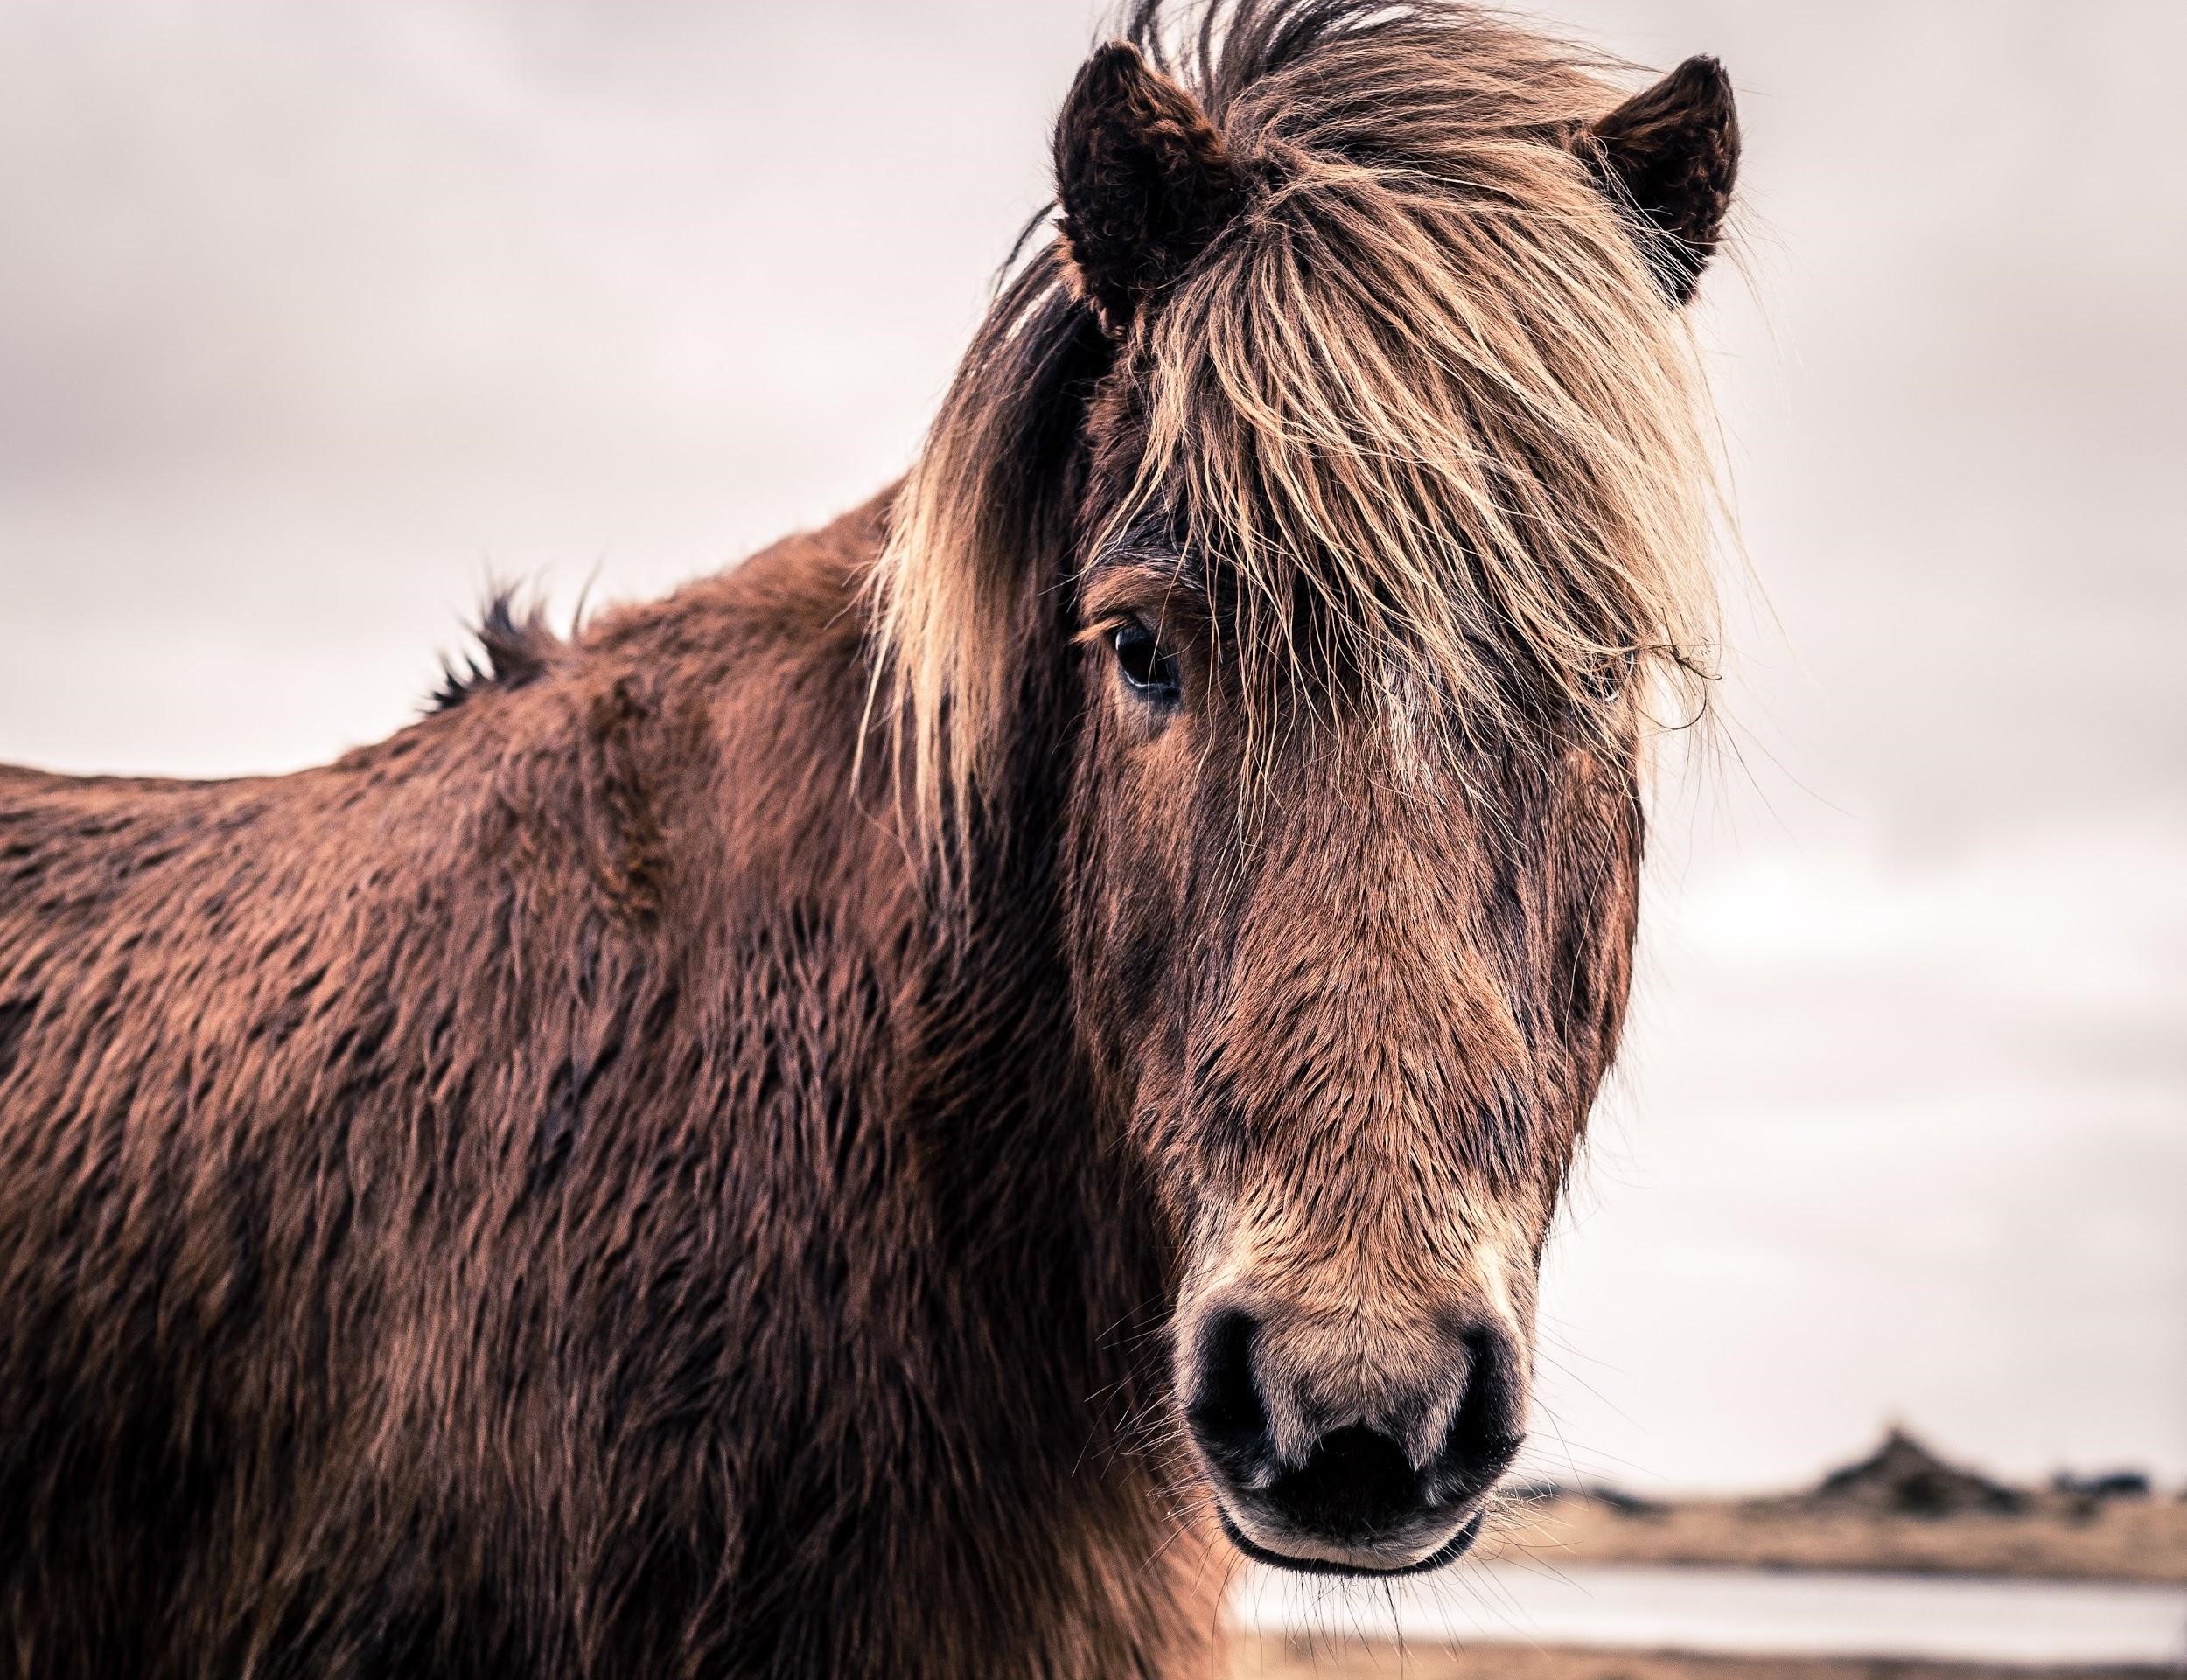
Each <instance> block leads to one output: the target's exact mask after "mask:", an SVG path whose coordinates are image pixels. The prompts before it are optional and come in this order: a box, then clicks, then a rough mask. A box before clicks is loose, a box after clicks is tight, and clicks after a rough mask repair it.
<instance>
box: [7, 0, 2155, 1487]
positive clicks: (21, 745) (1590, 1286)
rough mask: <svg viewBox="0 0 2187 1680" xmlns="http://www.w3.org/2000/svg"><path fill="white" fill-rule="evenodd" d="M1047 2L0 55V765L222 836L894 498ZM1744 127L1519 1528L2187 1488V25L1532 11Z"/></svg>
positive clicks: (723, 13)
mask: <svg viewBox="0 0 2187 1680" xmlns="http://www.w3.org/2000/svg"><path fill="white" fill-rule="evenodd" d="M1100 17H1101V14H1100V11H1099V10H1097V9H1095V8H1094V7H1091V6H1089V5H1087V4H1085V3H1082V0H1042V3H1027V0H921V3H911V0H887V3H882V0H871V3H848V0H804V3H800V4H797V5H779V4H769V5H756V4H744V3H724V0H714V3H686V0H637V3H632V0H614V3H611V0H370V3H364V0H317V3H314V4H312V5H310V6H297V5H295V4H292V3H287V0H102V3H101V4H99V5H96V6H86V5H83V4H81V3H80V0H0V759H4V760H9V761H14V762H18V763H32V764H37V765H41V766H45V767H48V768H52V769H57V770H76V771H126V772H150V773H157V774H163V775H182V776H224V775H232V774H235V773H239V772H255V771H267V770H286V769H290V768H292V767H296V766H300V765H304V764H308V763H314V762H316V761H318V760H322V759H325V758H326V757H328V756H331V755H332V754H335V753H337V752H339V751H340V750H341V749H343V748H345V747H346V746H348V745H351V744H353V743H355V742H363V741H367V740H370V739H373V738H375V737H377V736H379V735H383V734H385V733H387V732H388V731H389V730H392V729H394V728H398V727H399V726H401V725H402V723H403V722H404V721H406V720H408V719H409V718H410V717H411V716H413V715H415V714H416V710H417V708H418V704H419V701H420V699H421V697H422V696H423V694H425V693H426V692H427V691H428V689H429V688H430V687H431V686H432V683H433V680H434V678H435V674H436V669H437V659H438V657H439V656H440V655H441V654H443V653H445V652H453V651H455V650H456V649H458V647H459V646H460V645H461V640H462V631H461V624H462V622H463V621H464V620H465V618H466V617H467V616H468V615H470V614H471V613H472V610H474V608H475V606H476V604H477V603H478V602H479V599H480V598H481V596H482V595H483V593H484V591H485V589H486V584H487V582H488V580H490V579H500V580H511V581H518V582H528V583H530V584H533V585H535V587H536V588H537V589H539V590H540V591H541V592H542V593H543V595H544V596H545V597H546V598H547V599H548V601H549V602H551V603H554V606H555V611H556V614H557V616H558V617H562V616H566V614H567V613H568V612H569V610H571V608H572V607H573V606H574V604H575V603H576V600H577V597H578V596H579V595H580V593H581V592H583V591H584V590H585V589H588V588H589V589H590V598H591V599H592V600H593V601H595V602H597V601H599V600H602V599H611V598H614V597H618V596H645V595H649V594H653V593H656V592H659V591H660V590H663V589H667V588H668V587H669V586H671V585H672V584H674V583H675V582H678V581H679V580H681V579H683V578H686V577H688V576H691V575H695V574H698V573H702V572H705V571H708V570H710V569H713V568H719V567H721V566H723V565H726V564H729V563H730V562H732V561H734V560H736V559H737V557H738V556H739V555H740V554H744V553H745V552H747V551H748V550H749V549H751V547H755V546H757V545H758V544H759V543H761V542H764V541H765V540H768V539H770V538H772V537H773V536H775V535H778V534H779V533H783V532H786V531H787V530H789V529H792V528H793V527H796V526H801V525H807V524H811V523H814V522H817V521H820V520H821V519H825V518H827V517H828V516H829V515H830V514H832V513H833V512H835V511H837V510H838V509H840V508H842V507H843V506H845V505H848V504H849V503H851V502H853V501H854V500H856V499H859V498H863V497H864V496H866V495H867V494H869V493H870V491H873V490H874V489H876V488H877V487H878V486H879V485H881V484H884V483H885V482H886V481H888V480H889V479H890V478H892V477H893V476H895V475H896V474H897V473H898V472H899V471H901V470H902V469H903V467H904V466H905V464H906V462H907V461H908V460H909V458H910V457H911V455H912V451H913V450H914V448H915V447H916V444H917V442H918V439H919V434H920V430H921V428H922V426H923V424H924V422H925V421H926V417H927V416H928V415H929V414H930V412H931V411H932V409H933V406H934V404H935V401H936V399H937V397H938V395H939V394H940V390H941V388H942V386H943V383H944V381H945V380H946V379H947V375H948V373H949V371H950V368H951V366H952V365H953V363H954V359H955V358H956V356H957V354H958V352H959V351H960V349H961V346H962V345H963V344H964V342H965V340H966V338H967V336H968V332H969V331H970V329H971V327H972V324H973V323H974V321H975V318H976V317H977V316H978V314H979V312H980V310H981V309H982V304H983V302H984V299H985V297H986V295H987V291H988V287H989V282H990V280H991V278H992V275H993V272H994V269H995V267H996V264H997V263H998V262H999V261H1000V260H1001V259H1002V257H1003V253H1004V251H1005V249H1006V248H1007V247H1008V246H1009V244H1010V240H1011V238H1012V237H1013V235H1014V234H1015V233H1016V232H1017V228H1018V227H1019V226H1020V224H1021V223H1022V222H1023V221H1024V219H1025V218H1026V217H1027V216H1028V215H1029V214H1031V213H1032V212H1033V211H1034V210H1035V209H1036V208H1037V207H1038V206H1039V204H1040V203H1041V201H1042V200H1043V199H1044V198H1045V192H1046V183H1045V137H1046V129H1047V124H1048V122H1049V120H1050V118H1051V116H1052V112H1053V109H1054V107H1055V106H1056V104H1057V102H1058V101H1059V99H1060V97H1061V94H1062V93H1063V90H1064V88H1065V87H1066V85H1067V83H1068V80H1069V78H1070V76H1071V74H1072V73H1073V69H1074V67H1075V66H1076V65H1077V63H1078V61H1079V59H1080V58H1081V57H1082V55H1083V54H1084V53H1085V52H1086V51H1087V47H1088V46H1089V45H1090V44H1092V43H1093V42H1094V40H1095V39H1097V38H1099V34H1100V29H1099V24H1100ZM1554 17H1555V21H1556V22H1557V23H1558V24H1561V25H1563V26H1566V27H1569V29H1571V30H1573V31H1577V32H1579V33H1580V34H1582V35H1583V37H1586V38H1591V39H1593V40H1595V41H1597V42H1598V43H1600V44H1602V45H1606V46H1607V47H1609V48H1611V49H1612V50H1613V51H1615V52H1619V53H1622V54H1624V55H1626V56H1628V57H1630V58H1632V59H1637V60H1639V61H1642V62H1644V63H1646V64H1649V65H1652V66H1668V65H1669V64H1671V63H1673V62H1675V61H1676V60H1677V59H1680V58H1682V57H1683V56H1685V55H1686V54H1687V53H1689V52H1713V53H1715V54H1717V55H1718V56H1720V57H1721V58H1722V59H1724V60H1725V62H1726V63H1727V65H1728V66H1729V69H1730V71H1731V73H1732V74H1733V76H1734V78H1735V79H1736V82H1737V84H1738V87H1739V89H1740V94H1741V98H1742V101H1743V105H1742V108H1743V115H1744V121H1745V124H1746V133H1747V144H1748V150H1747V164H1746V170H1745V175H1744V182H1743V185H1744V190H1745V212H1744V213H1745V220H1744V253H1743V265H1742V266H1743V273H1742V272H1739V271H1737V270H1735V269H1731V268H1722V269H1720V270H1719V271H1718V272H1716V273H1715V274H1714V275H1712V276H1711V278H1710V280H1709V282H1708V284H1707V286H1706V287H1705V289H1704V291H1703V295H1702V296H1703V302H1702V304H1701V313H1700V316H1699V324H1700V331H1701V336H1702V339H1703V342H1704V343H1705V344H1706V345H1707V346H1708V356H1709V359H1710V362H1711V364H1712V366H1713V367H1714V370H1715V381H1716V385H1717V388H1718V391H1719V393H1720V395H1721V398H1722V407H1723V415H1724V433H1725V447H1726V452H1727V455H1728V457H1729V463H1730V467H1731V477H1732V480H1733V484H1734V490H1735V494H1736V501H1737V504H1738V506H1739V510H1740V513H1741V518H1742V521H1743V530H1744V537H1745V547H1746V549H1747V553H1748V556H1749V561H1750V568H1751V574H1752V581H1751V582H1739V581H1736V563H1735V565H1734V568H1733V570H1734V573H1735V582H1734V584H1733V600H1734V613H1733V631H1734V633H1733V636H1732V638H1731V640H1732V650H1731V660H1730V664H1731V676H1730V679H1729V680H1728V682H1727V684H1726V685H1725V693H1724V694H1723V696H1722V710H1723V714H1724V716H1725V718H1726V719H1727V728H1726V730H1725V732H1724V735H1723V738H1722V749H1721V750H1720V751H1718V752H1717V753H1716V754H1715V755H1714V756H1713V758H1712V760H1711V762H1709V763H1707V764H1686V765H1673V766H1672V767H1671V768H1670V770H1668V772H1667V773H1666V778H1665V783H1664V785H1663V787H1662V789H1661V791H1660V795H1659V812H1658V845H1657V851H1656V861H1655V867H1654V880H1653V882H1652V897H1651V900H1650V903H1649V908H1648V917H1647V926H1646V931H1645V974H1644V979H1643V981H1642V986H1641V990H1640V994H1639V1001H1638V1005H1637V1013H1636V1017H1635V1023H1634V1029H1633V1035H1632V1040H1631V1048H1630V1053H1629V1055H1628V1056H1627V1057H1626V1059H1625V1063H1624V1068H1623V1071H1622V1073H1621V1075H1620V1076H1619V1078H1618V1086H1617V1089H1616V1091H1614V1092H1613V1093H1612V1095H1611V1098H1610V1099H1609V1100H1608V1101H1607V1102H1606V1104H1605V1105H1604V1110H1603V1112H1602V1113H1601V1115H1600V1116H1599V1118H1598V1121H1597V1132H1596V1142H1595V1147H1594V1148H1593V1151H1592V1153H1591V1155H1590V1159H1589V1161H1588V1163H1587V1165H1586V1166H1585V1168H1583V1171H1582V1173H1581V1175H1580V1178H1579V1180H1578V1182H1577V1183H1576V1187H1575V1190H1574V1194H1573V1198H1572V1202H1571V1206H1570V1209H1569V1217H1568V1219H1567V1221H1566V1229H1565V1230H1564V1232H1563V1234H1562V1237H1561V1239H1560V1241H1559V1242H1558V1244H1556V1246H1555V1248H1554V1249H1553V1251H1552V1254H1551V1258H1550V1261H1549V1270H1548V1281H1547V1302H1546V1313H1547V1328H1546V1342H1545V1346H1544V1350H1543V1357H1544V1361H1545V1370H1544V1373H1543V1377H1544V1383H1543V1412H1544V1416H1543V1420H1542V1427H1541V1431H1540V1441H1541V1445H1540V1446H1539V1448H1538V1449H1537V1457H1538V1459H1539V1460H1540V1464H1539V1468H1540V1471H1541V1474H1544V1475H1552V1476H1563V1477H1575V1478H1581V1479H1604V1480H1609V1481H1616V1482H1618V1483H1620V1484H1622V1485H1624V1486H1626V1487H1628V1488H1639V1489H1644V1490H1673V1489H1676V1490H1688V1491H1707V1490H1711V1489H1745V1488H1766V1487H1771V1486H1784V1485H1790V1484H1793V1483H1803V1482H1806V1481H1812V1480H1813V1477H1814V1475H1815V1474H1817V1473H1818V1472H1819V1470H1820V1468H1821V1467H1823V1466H1825V1465H1826V1464H1828V1463H1833V1462H1836V1461H1839V1460H1843V1459H1845V1458H1848V1457H1850V1456H1854V1455H1855V1454H1856V1453H1858V1452H1859V1451H1861V1450H1863V1449H1865V1447H1866V1446H1868V1445H1869V1443H1870V1442H1871V1441H1872V1440H1873V1439H1874V1438H1875V1437H1876V1435H1877V1434H1878V1433H1879V1432H1880V1431H1881V1429H1882V1428H1883V1426H1884V1425H1885V1424H1886V1423H1887V1422H1890V1421H1893V1420H1897V1421H1901V1422H1904V1424H1906V1425H1907V1426H1909V1427H1911V1428H1912V1429H1914V1430H1916V1431H1918V1432H1919V1433H1921V1434H1923V1435H1924V1436H1925V1437H1926V1438H1928V1439H1930V1440H1932V1441H1933V1442H1935V1443H1936V1444H1938V1445H1939V1446H1942V1447H1945V1448H1946V1449H1948V1450H1949V1451H1950V1452H1952V1453H1956V1454H1958V1455H1960V1456H1962V1457H1965V1458H1967V1459H1969V1460H1974V1461H1976V1462H1979V1463H1981V1465H1983V1466H1985V1467H1988V1468H1990V1469H1991V1470H1993V1471H1995V1472H1996V1473H1998V1474H2004V1475H2009V1476H2014V1477H2018V1478H2023V1479H2031V1478H2036V1477H2039V1476H2044V1475H2047V1474H2049V1473H2050V1472H2051V1471H2052V1470H2054V1469H2056V1468H2058V1467H2067V1466H2070V1467H2078V1468H2081V1469H2091V1468H2097V1469H2100V1468H2108V1467H2113V1466H2115V1465H2132V1466H2139V1467H2143V1468H2145V1469H2148V1470H2149V1471H2151V1472H2153V1473H2155V1474H2156V1475H2157V1476H2158V1477H2159V1479H2160V1481H2161V1482H2162V1483H2163V1484H2164V1485H2165V1486H2166V1487H2167V1488H2176V1487H2177V1483H2178V1482H2179V1481H2181V1479H2183V1478H2187V1031H2183V1025H2184V1024H2187V1023H2184V1022H2183V1002H2184V1000H2187V703H2184V702H2183V699H2182V694H2181V685H2182V681H2183V678H2182V668H2183V661H2182V658H2181V655H2180V652H2179V648H2180V645H2181V638H2182V630H2183V625H2187V565H2183V556H2182V552H2181V550H2182V543H2181V537H2180V533H2181V530H2182V528H2183V517H2182V516H2183V513H2184V512H2187V510H2184V509H2183V507H2182V488H2183V484H2184V483H2187V478H2184V477H2183V471H2182V460H2183V457H2184V456H2187V415H2183V406H2182V400H2181V392H2182V390H2183V387H2187V311H2184V310H2183V309H2182V301H2181V300H2182V299H2183V298H2187V192H2184V190H2183V185H2182V184H2183V179H2187V173H2184V172H2183V171H2182V170H2181V169H2180V167H2179V164H2178V162H2177V157H2176V156H2175V153H2176V150H2177V146H2176V126H2177V124H2176V117H2177V78H2178V73H2179V66H2180V65H2181V64H2182V63H2183V62H2187V8H2183V7H2181V6H2178V5H2177V4H2174V3H2170V0H2148V3H2133V0H2090V3H2083V4H2079V5H2077V6H2074V7H2072V8H2070V9H2060V8H2058V7H2055V6H2051V5H2039V4H2035V3H2031V0H2009V3H1980V4H1978V3H1974V0H1964V3H1942V0H1888V3H1886V0H1827V3H1824V0H1777V3H1767V0H1564V3H1562V4H1561V5H1560V6H1559V7H1558V9H1557V10H1556V11H1555V14H1554Z"/></svg>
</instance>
